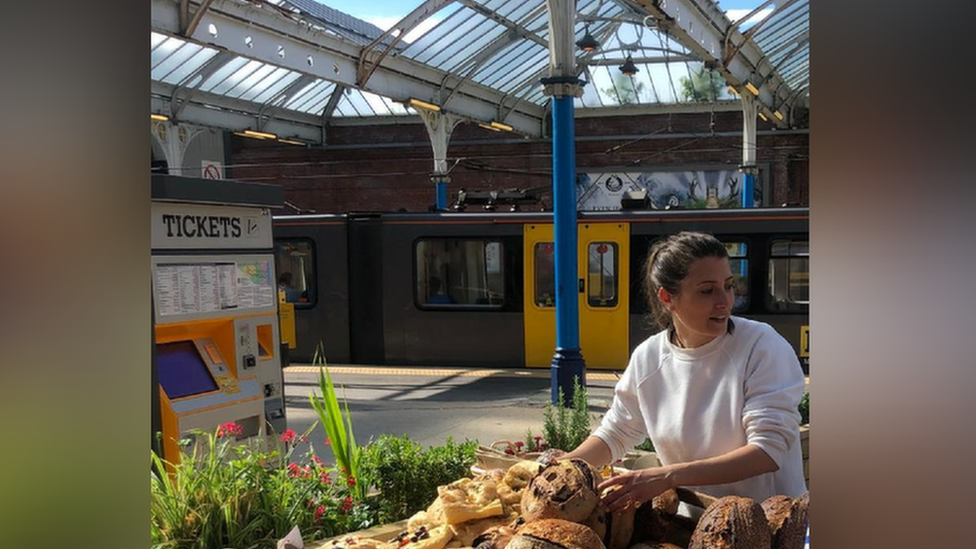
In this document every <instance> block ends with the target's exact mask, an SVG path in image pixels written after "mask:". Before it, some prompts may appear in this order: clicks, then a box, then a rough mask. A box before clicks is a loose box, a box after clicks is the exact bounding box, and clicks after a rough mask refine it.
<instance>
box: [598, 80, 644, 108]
mask: <svg viewBox="0 0 976 549" xmlns="http://www.w3.org/2000/svg"><path fill="white" fill-rule="evenodd" d="M602 91H603V93H604V94H606V96H607V97H609V98H611V99H614V100H616V102H617V104H618V105H633V104H635V103H637V102H638V101H639V99H640V94H641V93H642V92H643V91H644V83H643V82H637V81H635V80H634V78H633V77H632V76H627V75H625V74H621V75H620V76H618V77H617V78H616V80H615V81H614V85H612V86H610V87H608V88H603V90H602Z"/></svg>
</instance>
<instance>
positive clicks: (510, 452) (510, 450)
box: [505, 448, 515, 456]
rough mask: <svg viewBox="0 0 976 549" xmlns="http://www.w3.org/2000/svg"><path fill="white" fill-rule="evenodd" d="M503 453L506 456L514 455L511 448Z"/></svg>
mask: <svg viewBox="0 0 976 549" xmlns="http://www.w3.org/2000/svg"><path fill="white" fill-rule="evenodd" d="M505 453H506V454H508V455H510V456H514V455H515V452H514V451H512V449H511V448H505Z"/></svg>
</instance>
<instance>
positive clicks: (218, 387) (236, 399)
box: [152, 175, 286, 463]
mask: <svg viewBox="0 0 976 549" xmlns="http://www.w3.org/2000/svg"><path fill="white" fill-rule="evenodd" d="M283 200H284V194H283V191H282V189H281V188H280V187H277V186H272V185H262V184H256V183H243V182H236V181H222V180H209V179H195V178H186V177H177V176H169V175H153V176H152V304H153V339H154V341H153V361H152V368H153V375H152V379H153V386H152V395H153V435H154V436H153V439H154V445H153V447H154V448H156V443H155V439H156V433H162V452H163V457H164V459H166V460H167V461H170V462H173V463H176V462H178V460H179V446H178V441H179V440H180V439H181V438H183V437H185V436H186V435H187V433H188V432H189V431H190V430H193V429H202V430H205V431H207V430H213V429H216V428H217V427H218V426H219V425H222V424H225V423H228V422H233V423H236V424H238V425H240V426H241V427H242V429H243V432H242V433H241V434H240V435H237V437H238V438H239V439H245V438H249V437H255V436H258V437H263V436H266V435H269V434H271V433H272V432H276V433H280V432H282V431H284V430H285V429H286V418H285V405H284V393H283V385H284V383H283V378H282V370H281V336H280V332H279V330H280V328H279V321H278V291H277V278H276V276H275V271H274V255H273V253H274V252H273V243H272V237H271V208H275V207H280V206H281V205H282V204H283Z"/></svg>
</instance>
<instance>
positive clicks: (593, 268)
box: [586, 242, 617, 307]
mask: <svg viewBox="0 0 976 549" xmlns="http://www.w3.org/2000/svg"><path fill="white" fill-rule="evenodd" d="M586 264H587V269H586V278H587V281H586V300H587V302H588V303H589V305H590V307H616V306H617V245H616V244H615V243H613V242H591V243H590V245H589V248H588V250H587V262H586Z"/></svg>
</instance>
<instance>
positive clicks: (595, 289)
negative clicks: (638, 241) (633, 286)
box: [578, 223, 630, 370]
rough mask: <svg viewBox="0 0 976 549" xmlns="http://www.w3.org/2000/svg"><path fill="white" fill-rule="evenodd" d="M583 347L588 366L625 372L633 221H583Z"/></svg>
mask: <svg viewBox="0 0 976 549" xmlns="http://www.w3.org/2000/svg"><path fill="white" fill-rule="evenodd" d="M578 257H579V272H580V273H581V275H580V276H581V278H583V279H584V283H583V284H584V287H583V292H581V293H580V304H579V321H580V348H581V350H582V353H583V360H585V361H586V367H587V368H592V369H594V370H623V369H624V368H626V367H627V360H628V359H629V356H628V355H629V353H628V350H629V349H628V340H629V338H630V322H629V321H630V318H629V315H628V312H629V308H630V224H628V223H580V224H579V255H578Z"/></svg>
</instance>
